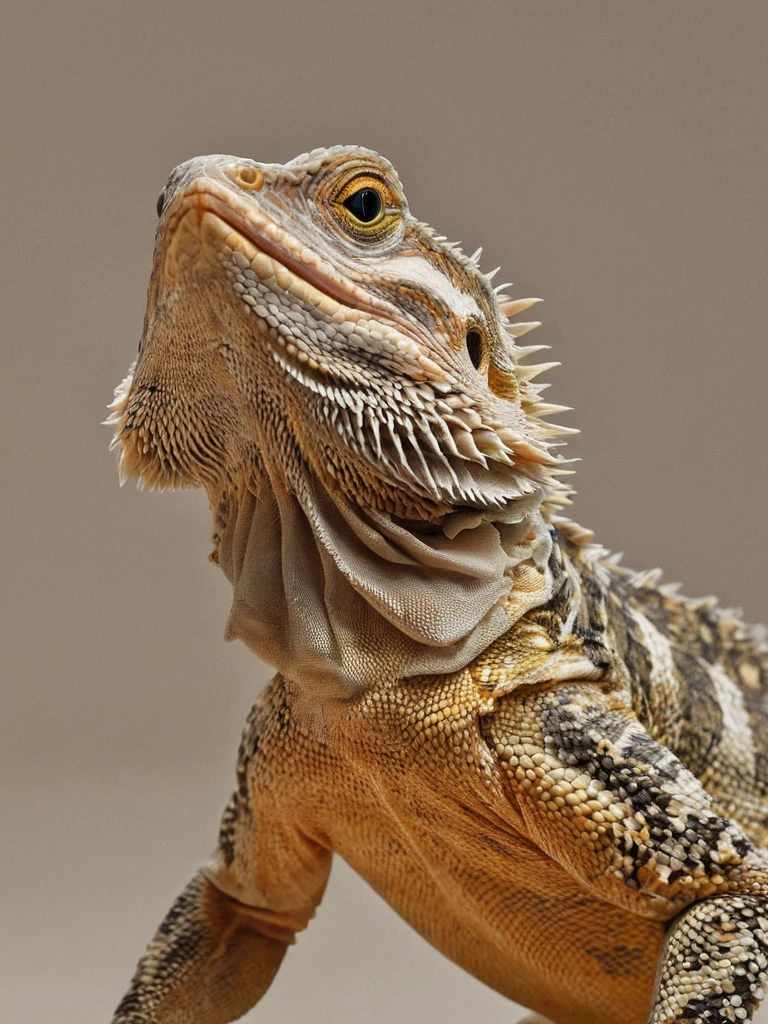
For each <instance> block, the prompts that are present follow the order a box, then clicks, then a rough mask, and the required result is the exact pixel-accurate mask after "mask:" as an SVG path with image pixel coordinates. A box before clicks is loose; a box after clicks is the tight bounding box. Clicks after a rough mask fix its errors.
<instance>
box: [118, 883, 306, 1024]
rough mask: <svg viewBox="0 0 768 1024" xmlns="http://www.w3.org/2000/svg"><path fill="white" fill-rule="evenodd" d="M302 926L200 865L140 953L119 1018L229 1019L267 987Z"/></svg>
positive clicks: (140, 1021) (138, 1021)
mask: <svg viewBox="0 0 768 1024" xmlns="http://www.w3.org/2000/svg"><path fill="white" fill-rule="evenodd" d="M299 927H302V923H301V922H300V921H292V920H291V919H290V918H289V917H287V916H286V915H280V914H270V913H269V912H268V911H264V910H256V909H255V908H251V907H247V906H245V905H243V904H240V903H238V902H237V901H235V900H232V899H231V898H230V897H228V896H227V895H226V894H225V893H223V892H222V891H221V890H220V889H218V888H217V887H216V886H215V885H214V884H213V883H212V882H211V881H210V880H209V879H208V878H207V877H206V875H205V873H204V872H203V871H200V872H198V874H196V875H195V877H194V878H193V879H192V881H191V882H190V883H189V885H188V886H187V887H186V889H184V891H183V892H182V893H181V895H180V896H179V897H178V899H177V900H176V902H175V903H174V904H173V906H172V907H171V909H170V910H169V911H168V914H167V915H166V918H165V920H164V921H163V923H162V924H161V925H160V927H159V929H158V930H157V933H156V934H155V936H154V938H153V939H152V941H151V942H150V943H149V945H148V947H147V950H146V952H145V953H144V956H143V957H142V958H141V960H140V961H139V966H138V968H137V970H136V974H135V975H134V977H133V981H132V982H131V986H130V988H129V990H128V992H127V993H126V994H125V996H124V997H123V999H122V1001H121V1002H120V1005H119V1006H118V1008H117V1011H116V1012H115V1016H114V1018H113V1024H190V1022H193V1021H194V1022H195V1024H226V1022H228V1021H233V1020H237V1018H238V1017H241V1016H242V1015H243V1014H244V1013H246V1012H247V1011H248V1010H249V1009H250V1008H251V1006H253V1005H254V1004H255V1003H256V1002H257V1001H258V1000H259V999H260V998H261V996H262V995H263V994H264V993H265V992H266V990H267V988H268V987H269V985H270V983H271V981H272V979H273V977H274V976H275V974H276V973H277V969H278V967H279V966H280V962H281V960H282V959H283V956H284V954H285V951H286V949H287V947H288V943H289V942H290V941H291V940H292V938H293V934H294V932H295V931H296V930H298V928H299Z"/></svg>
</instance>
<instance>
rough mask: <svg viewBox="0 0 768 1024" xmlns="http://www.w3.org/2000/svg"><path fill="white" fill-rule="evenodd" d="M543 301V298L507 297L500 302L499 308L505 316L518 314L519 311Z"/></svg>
mask: <svg viewBox="0 0 768 1024" xmlns="http://www.w3.org/2000/svg"><path fill="white" fill-rule="evenodd" d="M542 301H543V299H505V300H504V301H503V302H500V303H499V309H500V310H501V312H502V313H503V314H504V315H505V316H517V314H518V313H523V312H524V311H525V310H526V309H530V308H531V306H535V305H536V303H537V302H542Z"/></svg>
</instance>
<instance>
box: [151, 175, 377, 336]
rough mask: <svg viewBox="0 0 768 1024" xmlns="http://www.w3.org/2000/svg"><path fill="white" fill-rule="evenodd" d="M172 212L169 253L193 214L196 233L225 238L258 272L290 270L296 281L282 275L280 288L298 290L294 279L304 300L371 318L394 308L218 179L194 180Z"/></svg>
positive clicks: (216, 240)
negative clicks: (329, 303) (323, 301)
mask: <svg viewBox="0 0 768 1024" xmlns="http://www.w3.org/2000/svg"><path fill="white" fill-rule="evenodd" d="M168 212H169V220H168V226H167V229H166V230H167V231H168V233H169V234H170V236H171V242H170V245H169V253H170V252H172V250H173V249H174V242H175V241H176V239H177V238H178V236H179V235H180V234H181V233H180V232H178V231H176V228H177V227H178V226H179V225H180V223H181V221H182V220H185V219H186V218H187V217H189V216H190V215H192V216H195V217H196V218H197V227H198V231H199V233H200V236H201V237H202V238H203V241H204V242H205V239H206V237H208V238H211V240H212V241H214V242H219V243H221V242H225V243H226V245H227V246H228V247H229V248H230V249H232V250H233V251H235V252H240V253H241V254H242V256H244V257H245V259H246V260H247V261H248V263H249V264H251V266H252V268H253V269H254V270H255V271H256V272H257V274H259V276H262V275H266V276H275V277H277V276H278V272H279V270H280V269H282V270H283V272H285V271H287V272H288V274H289V275H290V276H291V277H292V278H293V279H294V281H292V282H291V281H289V280H288V279H286V277H285V273H283V279H282V280H280V278H279V277H278V281H279V283H280V284H281V286H282V287H286V286H287V285H290V284H294V287H291V288H289V290H292V291H295V290H296V289H295V282H297V281H300V282H302V283H303V285H304V287H303V288H299V289H298V290H299V291H302V292H303V293H304V294H303V295H302V297H303V298H307V299H309V301H310V302H312V304H313V305H315V306H319V305H320V300H321V298H322V297H325V298H326V299H331V300H332V301H333V302H335V303H337V304H338V306H345V307H347V308H349V309H353V310H356V311H358V312H360V313H367V314H369V315H371V316H376V315H379V316H380V315H382V314H383V313H389V312H390V311H389V310H387V309H385V307H384V306H383V305H382V304H380V303H378V302H377V301H376V300H375V299H374V298H372V297H371V296H370V295H368V294H367V293H366V292H365V291H363V289H362V288H360V287H359V286H358V285H356V284H355V283H354V282H353V281H351V280H349V279H348V278H345V277H342V276H341V275H339V274H338V273H336V272H335V271H334V269H333V268H332V267H331V266H330V264H328V263H327V262H326V261H325V260H323V259H322V258H321V257H319V256H318V255H317V254H316V253H313V252H312V251H311V250H309V249H307V248H306V247H305V246H303V245H302V244H301V243H300V242H299V241H298V240H297V239H296V238H294V237H292V236H291V235H290V234H289V233H288V232H287V231H285V230H284V229H283V228H280V227H278V226H277V225H276V224H275V222H274V221H272V220H271V219H270V218H269V217H267V216H266V214H264V213H263V211H262V210H261V209H260V208H258V207H257V208H254V206H253V204H252V203H248V204H246V203H245V202H243V201H241V200H240V197H239V196H236V195H234V194H233V193H232V192H231V191H230V189H228V188H225V187H222V186H218V185H217V183H216V182H213V181H210V180H206V181H203V182H200V181H198V182H194V183H193V184H192V186H190V188H189V189H187V190H186V191H185V193H184V194H183V195H182V196H180V197H179V200H178V201H177V204H174V205H173V207H172V208H171V209H170V210H169V211H168ZM208 232H210V233H211V235H208ZM211 236H212V237H211ZM259 255H261V257H262V258H261V260H259ZM264 257H266V260H268V261H269V262H268V263H266V262H265V261H264ZM254 262H255V263H256V265H255V266H254ZM260 271H261V273H259V272H260ZM334 308H338V307H334ZM390 315H391V313H390Z"/></svg>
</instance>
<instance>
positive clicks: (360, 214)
mask: <svg viewBox="0 0 768 1024" xmlns="http://www.w3.org/2000/svg"><path fill="white" fill-rule="evenodd" d="M344 205H345V206H346V208H347V209H348V210H349V212H350V213H351V214H352V216H353V217H357V219H358V220H359V221H362V222H363V224H370V223H371V221H372V220H376V218H377V217H378V216H379V214H380V213H381V196H380V195H379V193H378V192H377V191H376V189H375V188H360V189H358V190H357V192H353V193H352V195H351V196H349V197H348V198H347V199H345V200H344Z"/></svg>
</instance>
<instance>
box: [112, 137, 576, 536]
mask: <svg viewBox="0 0 768 1024" xmlns="http://www.w3.org/2000/svg"><path fill="white" fill-rule="evenodd" d="M158 205H159V208H160V212H161V217H160V223H159V227H158V232H157V243H156V249H155V263H154V271H153V275H152V280H151V284H150V289H149V300H148V305H147V314H146V320H145V325H144V336H143V339H142V343H141V346H140V350H139V357H138V360H137V362H136V364H135V367H134V369H133V370H132V373H131V375H130V376H129V378H127V380H126V381H125V382H124V383H123V385H121V387H120V389H118V393H117V397H116V401H115V403H114V407H113V416H112V421H113V422H115V423H116V426H117V431H116V437H115V444H116V445H118V446H119V447H120V449H121V459H120V462H121V473H122V475H123V476H124V477H127V476H130V475H134V474H135V475H137V476H138V477H139V478H140V479H141V481H142V482H144V483H145V484H148V485H151V486H160V487H164V486H171V487H172V486H184V485H186V486H190V485H192V486H194V485H204V486H206V487H207V489H208V490H209V494H210V497H211V499H212V501H214V502H218V501H219V500H220V498H221V495H222V493H223V492H224V491H227V490H228V488H232V487H234V486H238V484H241V482H243V481H245V482H246V485H250V481H251V480H252V478H253V477H254V476H258V474H259V473H260V472H262V471H263V468H264V462H265V460H266V461H267V462H270V463H271V466H270V468H271V470H272V471H273V472H274V473H279V474H283V473H287V474H288V476H290V471H291V463H292V461H293V460H294V459H300V460H304V461H305V462H306V463H307V464H308V465H309V466H311V468H312V470H313V472H314V473H315V474H316V475H317V477H318V478H319V479H320V480H321V481H322V482H323V484H324V485H325V486H326V487H330V488H333V489H339V490H341V491H342V492H344V493H345V494H347V496H348V497H350V498H351V499H352V500H354V501H355V502H357V503H358V504H361V505H364V506H367V507H372V508H377V509H381V510H385V511H386V512H389V513H391V514H393V515H395V516H398V517H402V518H404V519H407V520H409V521H413V522H418V521H423V522H425V523H434V522H437V521H440V519H441V517H444V516H445V515H446V514H449V513H451V512H453V511H455V510H456V509H462V510H476V511H478V512H480V513H482V514H486V513H489V512H490V513H495V512H500V511H501V512H503V510H505V509H508V508H509V507H510V505H512V504H514V503H515V502H516V501H519V499H520V498H522V497H524V496H526V495H530V494H532V493H534V492H537V493H541V492H542V490H543V488H548V489H549V491H550V492H551V491H553V490H555V491H556V490H557V487H556V485H553V480H552V472H551V470H552V467H553V466H554V465H555V464H556V461H557V460H556V458H555V457H554V456H553V454H552V452H551V450H550V448H549V446H548V442H549V441H550V439H551V438H552V437H553V436H554V435H555V434H556V433H560V432H561V431H562V428H554V427H552V426H551V425H550V424H545V423H544V421H543V416H544V415H545V414H547V413H549V412H552V411H553V409H554V407H552V406H548V407H545V406H544V405H543V404H542V403H541V402H540V401H539V398H538V392H539V390H540V388H541V385H536V384H533V383H532V378H533V377H534V375H535V374H537V373H538V372H540V371H541V369H542V367H533V366H522V365H521V363H520V359H521V356H522V355H523V354H526V353H528V352H530V351H532V349H519V348H517V347H516V345H515V338H516V337H518V336H520V335H521V334H522V333H524V332H526V331H527V330H529V329H530V328H531V327H532V326H536V325H535V324H519V323H518V324H510V323H509V322H508V320H507V318H506V316H505V312H510V311H512V312H517V311H522V310H523V309H525V308H526V307H527V306H529V305H531V304H532V303H533V302H534V301H536V300H520V301H518V302H511V301H506V302H505V300H504V299H501V300H500V299H499V297H498V294H497V292H498V289H497V290H494V289H493V287H492V285H491V282H490V279H489V278H488V277H487V276H485V275H484V274H482V273H481V272H480V270H479V268H478V266H477V261H476V259H470V258H467V257H466V256H464V255H463V254H462V253H461V251H460V250H459V249H458V247H457V246H455V245H451V244H450V243H448V242H446V240H445V239H443V238H441V237H439V236H437V235H436V234H435V233H434V232H433V231H432V230H431V229H430V228H429V227H427V226H426V225H424V224H421V223H419V222H418V221H417V220H415V218H414V217H413V216H412V215H411V214H410V212H409V209H408V204H407V201H406V198H405V195H404V193H403V190H402V187H401V185H400V181H399V179H398V177H397V174H396V173H395V171H394V169H393V168H392V166H391V165H390V164H389V163H388V162H387V161H386V160H384V159H382V158H381V157H379V156H378V155H377V154H375V153H372V152H370V151H367V150H364V149H359V148H353V147H335V148H333V149H330V150H322V151H315V152H312V153H310V154H308V155H306V156H303V157H299V158H298V159H296V160H293V161H291V162H290V163H289V164H287V165H284V166H282V165H276V164H259V163H256V162H254V161H252V160H244V159H236V158H234V157H229V156H211V157H200V158H197V159H194V160H191V161H189V162H187V163H186V164H182V165H181V166H180V167H178V168H177V169H176V170H175V171H174V172H173V174H172V175H171V178H170V180H169V182H168V184H167V185H166V187H165V189H164V190H163V193H162V194H161V198H160V201H159V204H158ZM550 365H551V364H550Z"/></svg>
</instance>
